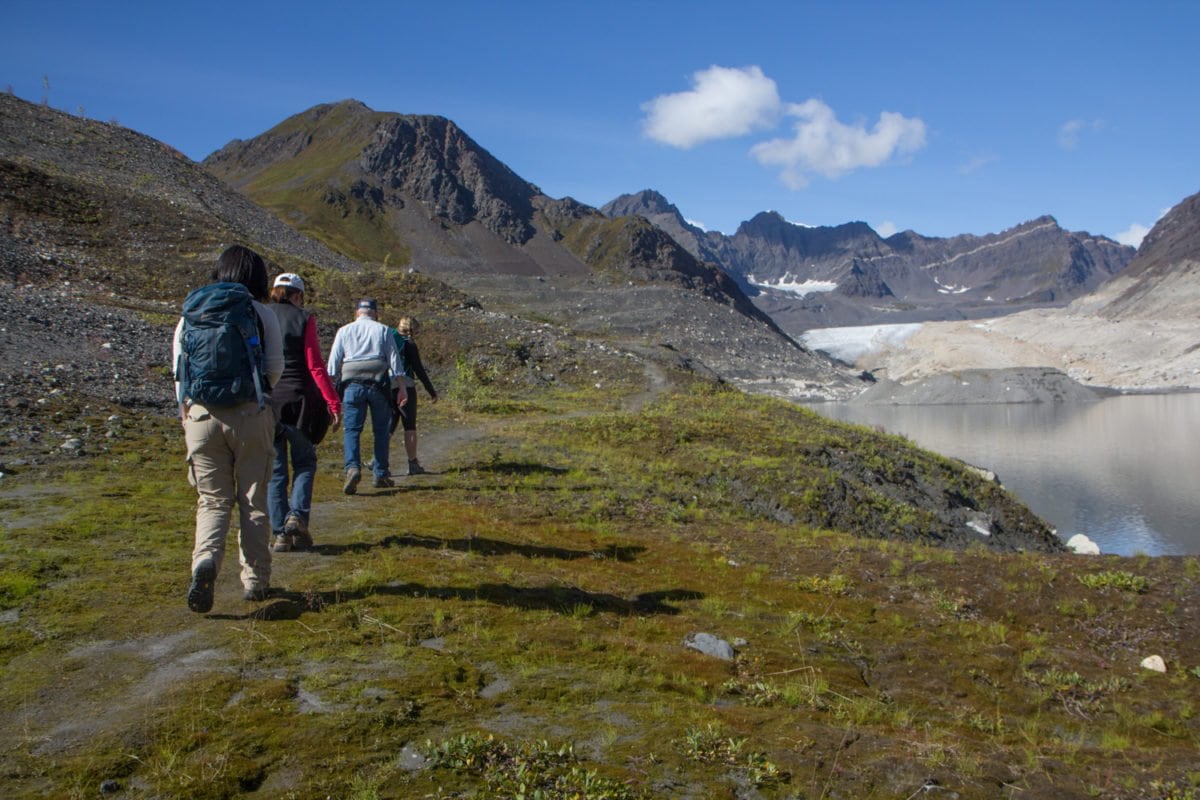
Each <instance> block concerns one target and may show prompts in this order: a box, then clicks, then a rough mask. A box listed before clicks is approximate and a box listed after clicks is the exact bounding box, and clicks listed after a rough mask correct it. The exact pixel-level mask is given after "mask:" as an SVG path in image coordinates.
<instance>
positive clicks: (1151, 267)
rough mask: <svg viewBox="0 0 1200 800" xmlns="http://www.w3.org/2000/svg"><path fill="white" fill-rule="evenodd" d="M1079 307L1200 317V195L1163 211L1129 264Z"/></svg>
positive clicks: (1114, 314) (1115, 315) (1114, 313)
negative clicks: (1160, 217) (1122, 271)
mask: <svg viewBox="0 0 1200 800" xmlns="http://www.w3.org/2000/svg"><path fill="white" fill-rule="evenodd" d="M1076 309H1077V310H1079V311H1085V310H1089V309H1095V311H1096V313H1097V314H1099V315H1100V316H1103V317H1105V318H1108V319H1114V320H1120V319H1128V320H1134V319H1179V320H1189V319H1191V320H1194V319H1197V318H1198V317H1200V194H1194V195H1192V196H1190V197H1188V198H1186V199H1184V200H1183V201H1182V202H1180V203H1179V204H1178V205H1177V206H1175V207H1174V208H1172V209H1171V210H1170V211H1168V212H1167V213H1166V214H1165V215H1163V218H1162V219H1160V220H1159V221H1158V222H1157V223H1156V224H1155V226H1154V227H1153V228H1152V229H1151V231H1150V233H1148V234H1147V235H1146V238H1145V240H1143V242H1142V245H1141V247H1140V248H1138V254H1137V258H1135V259H1134V260H1133V263H1131V264H1130V265H1129V268H1128V269H1127V270H1125V272H1124V273H1122V274H1121V276H1120V277H1119V278H1118V279H1117V280H1114V281H1112V282H1111V283H1109V284H1107V285H1105V286H1104V287H1103V289H1102V290H1101V291H1098V292H1096V293H1095V294H1094V295H1092V296H1090V297H1086V298H1083V299H1081V300H1080V301H1079V302H1078V304H1077V306H1076Z"/></svg>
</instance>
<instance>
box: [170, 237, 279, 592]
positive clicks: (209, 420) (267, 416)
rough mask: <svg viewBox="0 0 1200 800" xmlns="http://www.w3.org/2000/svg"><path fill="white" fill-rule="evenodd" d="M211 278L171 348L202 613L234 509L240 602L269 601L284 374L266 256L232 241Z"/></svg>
mask: <svg viewBox="0 0 1200 800" xmlns="http://www.w3.org/2000/svg"><path fill="white" fill-rule="evenodd" d="M211 277H212V282H211V283H209V284H208V285H206V286H202V287H200V288H198V289H195V290H193V291H192V292H191V293H190V294H188V296H187V299H186V300H185V301H184V303H183V316H182V318H181V319H180V320H179V324H178V325H177V326H176V327H175V338H174V343H173V347H172V361H173V363H174V370H175V382H176V398H177V400H178V401H179V417H180V421H181V422H182V424H183V432H184V437H185V439H186V440H187V462H188V480H189V482H191V484H192V485H193V486H195V487H196V494H197V496H198V500H197V503H196V536H195V546H194V548H193V550H192V582H191V585H190V586H189V587H188V592H187V603H188V608H190V609H191V610H192V611H195V612H197V613H200V614H205V613H208V612H209V611H211V610H212V606H213V593H214V587H215V584H216V580H217V574H218V573H219V572H220V570H221V562H222V561H223V559H224V555H225V539H226V536H227V534H228V533H229V525H230V522H231V518H232V516H233V508H234V506H235V505H236V506H237V507H238V510H239V527H240V530H239V535H238V545H239V561H240V563H241V580H242V587H243V594H242V597H243V599H245V600H250V601H261V600H265V599H266V597H267V592H268V589H269V588H270V585H271V542H270V537H271V521H270V514H269V511H268V508H267V485H268V484H269V482H270V480H271V472H272V465H273V462H274V459H275V446H274V443H273V442H274V439H275V411H274V409H273V408H272V406H271V403H270V399H271V397H270V392H271V388H272V386H274V384H275V382H276V381H278V380H279V377H280V375H282V374H283V347H282V339H281V336H280V332H279V322H278V321H277V320H276V318H275V315H274V313H272V311H271V309H270V308H268V307H267V306H266V305H264V304H263V301H265V300H266V299H267V265H266V263H265V262H264V261H263V259H262V256H260V255H259V254H258V253H256V252H254V251H253V250H251V249H249V248H247V247H242V246H241V245H234V246H232V247H230V248H228V249H227V250H226V251H225V252H224V253H222V254H221V257H220V259H218V261H217V264H216V267H214V268H213V271H212V276H211Z"/></svg>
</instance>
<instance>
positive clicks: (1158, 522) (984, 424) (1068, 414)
mask: <svg viewBox="0 0 1200 800" xmlns="http://www.w3.org/2000/svg"><path fill="white" fill-rule="evenodd" d="M810 408H812V409H814V410H816V411H818V412H820V413H821V414H824V415H825V416H828V417H832V418H834V419H840V420H846V421H848V422H856V423H859V424H862V425H869V426H872V427H874V426H876V425H879V426H882V427H883V428H884V429H886V430H887V431H888V432H889V433H898V434H902V435H904V436H907V437H908V438H909V439H911V440H912V441H913V442H915V443H916V444H918V445H920V446H921V447H924V448H926V449H929V450H934V451H936V452H939V453H943V454H945V455H949V456H955V457H957V458H961V459H963V460H964V461H968V462H970V463H972V464H975V465H977V466H981V467H987V468H988V469H991V470H994V471H995V472H996V473H997V474H998V475H999V476H1000V480H1001V481H1003V483H1004V485H1005V486H1006V487H1007V488H1008V489H1009V490H1010V491H1012V492H1013V493H1014V494H1016V495H1017V496H1018V497H1019V498H1020V499H1021V500H1022V501H1023V502H1024V503H1025V504H1026V505H1027V506H1029V508H1030V509H1032V510H1033V512H1034V513H1035V514H1037V515H1038V516H1040V517H1041V518H1042V519H1044V520H1046V521H1047V522H1048V523H1050V524H1051V525H1052V526H1054V527H1055V528H1057V529H1058V532H1059V535H1060V536H1062V538H1063V539H1064V540H1066V539H1069V538H1070V537H1071V536H1073V535H1075V534H1076V533H1085V534H1087V535H1088V536H1089V537H1090V538H1091V539H1092V540H1093V541H1094V542H1096V544H1098V545H1100V550H1101V552H1103V553H1118V554H1121V555H1133V554H1135V553H1146V554H1148V555H1166V554H1196V553H1200V492H1198V491H1197V489H1198V488H1200V485H1198V483H1200V478H1198V477H1197V476H1200V394H1174V395H1136V396H1126V397H1112V398H1108V399H1105V400H1102V401H1100V402H1098V403H1090V404H1087V405H1069V406H1068V405H1053V404H1026V405H987V406H978V405H972V406H855V405H845V404H824V405H814V406H810Z"/></svg>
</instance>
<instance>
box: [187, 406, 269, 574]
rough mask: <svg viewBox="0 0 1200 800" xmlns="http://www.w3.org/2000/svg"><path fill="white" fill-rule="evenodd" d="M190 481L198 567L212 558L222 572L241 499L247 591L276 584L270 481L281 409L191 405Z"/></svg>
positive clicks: (194, 556)
mask: <svg viewBox="0 0 1200 800" xmlns="http://www.w3.org/2000/svg"><path fill="white" fill-rule="evenodd" d="M183 432H184V436H185V437H186V438H187V460H188V480H189V481H190V482H191V484H192V485H193V486H195V487H196V493H197V494H198V495H199V500H198V501H197V503H196V545H195V549H193V550H192V571H193V572H195V570H196V567H197V565H199V564H200V562H201V561H203V560H204V559H206V558H211V559H212V561H213V566H215V567H216V568H217V571H218V572H220V570H221V561H222V560H223V559H224V556H225V537H226V534H227V533H228V532H229V523H230V521H231V519H232V515H233V506H234V504H235V503H236V504H237V506H238V508H239V511H240V512H241V513H240V517H239V523H240V524H239V533H238V545H239V551H240V562H241V565H242V586H243V588H245V589H266V588H267V587H268V586H269V585H270V583H271V517H270V514H269V512H268V507H267V485H268V484H269V483H270V481H271V470H272V469H273V467H274V462H275V411H274V410H273V409H272V408H271V406H270V405H267V406H265V407H264V408H261V409H260V408H259V407H258V403H257V402H255V401H249V402H246V403H242V404H241V405H237V406H233V407H231V408H213V409H209V408H206V407H205V406H201V405H192V406H189V407H188V410H187V415H186V417H185V418H184V422H183Z"/></svg>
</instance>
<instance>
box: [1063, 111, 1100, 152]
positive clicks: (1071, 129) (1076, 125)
mask: <svg viewBox="0 0 1200 800" xmlns="http://www.w3.org/2000/svg"><path fill="white" fill-rule="evenodd" d="M1103 127H1104V122H1103V121H1102V120H1098V119H1094V120H1092V121H1091V122H1087V121H1086V120H1082V119H1072V120H1067V121H1066V122H1064V123H1063V124H1062V127H1061V128H1059V129H1058V145H1059V147H1061V148H1062V149H1063V150H1074V149H1075V148H1076V147H1078V146H1079V135H1080V134H1081V133H1083V132H1084V131H1089V130H1091V131H1098V130H1100V129H1101V128H1103Z"/></svg>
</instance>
